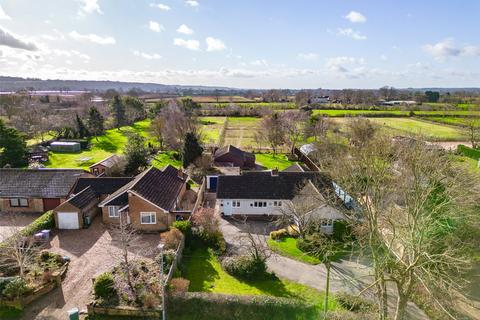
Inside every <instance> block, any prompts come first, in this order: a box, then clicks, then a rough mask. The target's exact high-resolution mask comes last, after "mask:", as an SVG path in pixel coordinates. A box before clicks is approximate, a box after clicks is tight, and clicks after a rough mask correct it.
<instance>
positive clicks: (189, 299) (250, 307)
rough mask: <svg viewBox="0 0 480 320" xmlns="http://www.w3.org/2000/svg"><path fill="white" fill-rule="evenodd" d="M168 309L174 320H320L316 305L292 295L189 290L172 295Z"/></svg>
mask: <svg viewBox="0 0 480 320" xmlns="http://www.w3.org/2000/svg"><path fill="white" fill-rule="evenodd" d="M167 312H168V313H169V315H168V318H169V319H171V320H191V319H192V315H194V319H196V320H204V319H205V320H223V319H249V320H297V319H298V320H300V319H307V320H308V319H318V318H319V315H318V311H317V310H316V308H315V307H314V306H312V305H308V304H305V303H303V302H301V301H298V300H295V299H288V298H278V297H270V296H235V295H223V294H213V293H201V292H187V293H186V294H185V295H184V296H170V297H169V299H168V307H167Z"/></svg>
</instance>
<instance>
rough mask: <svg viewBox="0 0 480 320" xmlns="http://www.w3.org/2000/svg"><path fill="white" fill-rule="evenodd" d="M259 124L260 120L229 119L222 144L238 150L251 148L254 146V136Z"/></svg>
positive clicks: (246, 118) (251, 118) (248, 118)
mask: <svg viewBox="0 0 480 320" xmlns="http://www.w3.org/2000/svg"><path fill="white" fill-rule="evenodd" d="M259 123H260V118H253V117H229V118H228V124H227V128H226V131H225V142H224V144H225V145H229V144H232V145H234V146H236V147H238V148H246V149H248V148H253V147H254V146H255V145H256V142H255V134H256V132H257V130H258V125H259Z"/></svg>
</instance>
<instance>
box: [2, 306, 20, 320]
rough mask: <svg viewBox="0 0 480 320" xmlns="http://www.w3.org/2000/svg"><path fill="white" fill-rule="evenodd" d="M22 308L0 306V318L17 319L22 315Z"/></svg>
mask: <svg viewBox="0 0 480 320" xmlns="http://www.w3.org/2000/svg"><path fill="white" fill-rule="evenodd" d="M22 313H23V312H22V310H19V309H15V308H11V307H7V306H0V319H3V320H10V319H12V320H13V319H18V318H20V317H21V316H22Z"/></svg>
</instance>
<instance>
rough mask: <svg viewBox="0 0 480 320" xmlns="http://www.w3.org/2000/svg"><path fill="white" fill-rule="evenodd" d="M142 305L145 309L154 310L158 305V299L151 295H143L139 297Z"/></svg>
mask: <svg viewBox="0 0 480 320" xmlns="http://www.w3.org/2000/svg"><path fill="white" fill-rule="evenodd" d="M141 301H142V305H143V306H144V307H145V308H150V309H152V308H155V307H157V306H159V305H160V298H159V297H158V296H156V295H155V294H153V293H144V294H143V295H142V296H141Z"/></svg>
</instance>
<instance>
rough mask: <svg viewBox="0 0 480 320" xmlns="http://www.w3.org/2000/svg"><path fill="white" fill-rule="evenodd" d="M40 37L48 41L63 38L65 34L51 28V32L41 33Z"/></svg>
mask: <svg viewBox="0 0 480 320" xmlns="http://www.w3.org/2000/svg"><path fill="white" fill-rule="evenodd" d="M41 37H42V38H43V39H45V40H50V41H57V40H63V39H65V35H64V34H63V33H62V32H60V31H58V30H57V29H53V30H52V32H51V33H48V34H42V36H41Z"/></svg>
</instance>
